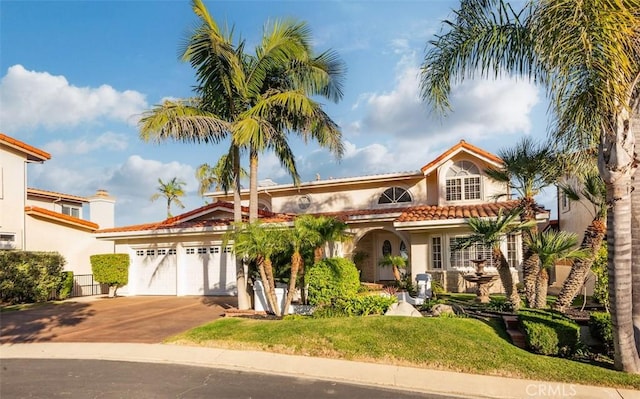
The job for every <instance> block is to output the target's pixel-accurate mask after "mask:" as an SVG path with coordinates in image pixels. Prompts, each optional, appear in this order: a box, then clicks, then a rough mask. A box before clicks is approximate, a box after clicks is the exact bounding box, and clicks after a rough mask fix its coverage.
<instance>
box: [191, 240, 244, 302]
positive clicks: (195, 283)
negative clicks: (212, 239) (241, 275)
mask: <svg viewBox="0 0 640 399" xmlns="http://www.w3.org/2000/svg"><path fill="white" fill-rule="evenodd" d="M184 264H185V266H186V270H185V285H184V287H185V294H186V295H226V294H233V292H234V290H235V286H236V280H235V261H234V256H233V254H232V253H231V247H222V246H215V245H214V246H199V247H186V248H185V262H184Z"/></svg>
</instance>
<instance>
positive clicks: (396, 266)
mask: <svg viewBox="0 0 640 399" xmlns="http://www.w3.org/2000/svg"><path fill="white" fill-rule="evenodd" d="M378 264H379V265H380V266H383V267H391V268H393V278H394V279H395V280H396V281H400V280H401V279H402V277H401V276H400V268H401V267H402V268H404V267H406V266H407V260H406V259H405V258H403V257H402V256H399V255H385V256H384V258H382V259H380V261H379V262H378Z"/></svg>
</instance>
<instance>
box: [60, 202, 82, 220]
mask: <svg viewBox="0 0 640 399" xmlns="http://www.w3.org/2000/svg"><path fill="white" fill-rule="evenodd" d="M62 214H63V215H69V216H73V217H74V218H79V217H80V208H76V207H73V206H67V205H62Z"/></svg>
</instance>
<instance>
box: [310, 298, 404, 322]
mask: <svg viewBox="0 0 640 399" xmlns="http://www.w3.org/2000/svg"><path fill="white" fill-rule="evenodd" d="M397 301H398V299H397V298H396V297H395V296H392V297H387V296H382V295H358V296H356V297H353V298H350V299H342V300H338V301H335V302H333V303H332V304H327V305H323V306H320V307H318V308H317V309H316V310H315V311H314V312H313V317H316V318H328V317H350V316H369V315H381V314H384V313H385V312H386V311H387V309H389V306H391V305H392V304H394V303H396V302H397Z"/></svg>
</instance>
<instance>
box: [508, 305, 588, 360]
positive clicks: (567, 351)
mask: <svg viewBox="0 0 640 399" xmlns="http://www.w3.org/2000/svg"><path fill="white" fill-rule="evenodd" d="M518 319H519V321H520V325H521V326H522V328H523V330H524V334H525V337H526V342H527V346H528V347H529V348H530V349H531V350H532V351H533V352H535V353H539V354H541V355H553V356H562V357H568V356H572V355H573V354H575V353H576V351H577V350H578V349H580V327H579V326H578V325H577V324H576V323H575V322H573V321H572V320H571V319H568V318H567V317H565V316H562V315H560V314H557V313H552V312H545V311H534V310H526V311H520V312H518Z"/></svg>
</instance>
